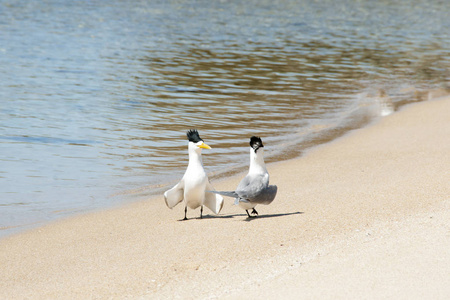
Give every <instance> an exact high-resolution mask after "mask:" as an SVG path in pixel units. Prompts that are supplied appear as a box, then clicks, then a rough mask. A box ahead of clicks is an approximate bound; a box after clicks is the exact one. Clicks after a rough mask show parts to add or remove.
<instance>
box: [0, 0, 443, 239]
mask: <svg viewBox="0 0 450 300" xmlns="http://www.w3.org/2000/svg"><path fill="white" fill-rule="evenodd" d="M311 2H312V1H306V0H305V1H245V3H232V2H228V1H132V2H127V1H118V0H112V1H101V2H100V1H96V2H91V1H76V2H72V1H62V0H61V1H56V0H55V1H3V0H0V229H1V228H3V230H0V235H5V234H9V233H11V232H14V231H15V230H17V228H19V229H21V228H25V227H27V226H28V225H29V224H34V223H36V222H38V223H40V222H43V221H47V220H53V219H55V218H58V217H62V216H66V215H70V214H73V213H77V212H83V211H86V210H92V209H98V208H104V207H108V206H110V205H114V204H116V203H121V202H123V201H131V200H133V199H137V198H139V199H142V198H145V197H147V196H148V195H150V194H151V193H154V192H157V193H159V192H161V191H162V190H164V189H165V188H166V187H167V184H171V183H173V182H175V181H176V180H177V179H179V178H180V177H181V176H182V175H183V173H184V169H185V167H186V165H187V141H186V136H185V132H186V130H188V129H190V128H197V129H198V130H199V132H200V134H201V137H202V138H203V139H204V140H205V142H206V143H208V144H209V145H210V146H211V147H212V148H213V149H212V150H210V151H208V152H207V151H203V153H204V163H205V167H206V169H207V171H208V172H209V173H210V176H211V177H212V178H217V177H218V176H223V175H224V174H229V173H233V172H237V171H240V170H243V168H245V167H246V164H247V159H248V149H247V147H248V140H249V137H250V136H252V135H259V136H261V137H262V139H263V141H264V143H265V146H266V157H267V159H266V160H267V161H269V162H270V161H278V160H282V159H287V158H292V157H296V156H299V155H301V153H302V152H303V151H304V150H305V149H307V148H309V147H311V146H314V145H317V144H319V143H323V142H326V141H329V140H331V139H333V138H335V137H337V136H339V135H342V134H343V133H345V132H347V131H348V130H351V129H353V128H358V127H361V126H363V125H365V124H367V123H368V122H370V120H372V119H373V118H376V117H378V116H379V115H380V114H381V108H380V107H381V106H382V105H383V103H385V102H387V103H388V107H389V108H390V109H395V108H396V107H398V106H400V105H402V104H405V103H409V102H413V101H419V100H424V99H426V97H427V94H426V91H428V90H431V89H436V88H447V87H448V86H447V85H448V82H449V78H450V76H449V70H450V55H449V54H450V53H449V52H450V51H449V49H450V36H449V32H450V30H449V28H450V20H449V18H448V13H449V10H450V9H449V4H448V3H446V1H392V2H391V1H383V2H382V3H379V2H375V1H370V2H369V3H365V2H360V1H350V0H348V1H347V0H338V1H321V2H313V3H311ZM386 99H388V100H386ZM387 113H389V111H388V112H387Z"/></svg>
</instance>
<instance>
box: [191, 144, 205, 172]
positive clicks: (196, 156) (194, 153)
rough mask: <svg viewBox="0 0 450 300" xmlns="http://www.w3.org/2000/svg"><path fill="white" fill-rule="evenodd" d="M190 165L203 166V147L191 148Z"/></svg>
mask: <svg viewBox="0 0 450 300" xmlns="http://www.w3.org/2000/svg"><path fill="white" fill-rule="evenodd" d="M189 167H201V168H203V162H202V153H201V149H194V148H190V149H189V164H188V168H189Z"/></svg>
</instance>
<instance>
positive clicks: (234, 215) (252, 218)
mask: <svg viewBox="0 0 450 300" xmlns="http://www.w3.org/2000/svg"><path fill="white" fill-rule="evenodd" d="M301 214H304V212H300V211H297V212H292V213H284V214H269V215H258V216H255V217H251V218H249V217H248V216H247V215H246V214H232V215H204V216H203V217H202V218H200V217H192V218H189V219H187V220H185V219H180V220H178V222H184V221H189V220H202V219H211V220H212V219H233V218H234V217H246V218H244V219H243V221H246V222H250V221H253V220H257V219H266V218H276V217H286V216H291V215H301Z"/></svg>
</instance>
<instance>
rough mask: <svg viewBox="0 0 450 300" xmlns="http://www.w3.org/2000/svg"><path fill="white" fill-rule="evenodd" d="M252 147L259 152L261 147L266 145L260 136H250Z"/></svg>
mask: <svg viewBox="0 0 450 300" xmlns="http://www.w3.org/2000/svg"><path fill="white" fill-rule="evenodd" d="M250 147H251V148H252V149H253V151H255V153H256V152H258V150H259V149H261V148H263V147H264V145H263V143H262V140H261V138H260V137H257V136H252V137H251V138H250Z"/></svg>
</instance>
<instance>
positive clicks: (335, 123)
mask: <svg viewBox="0 0 450 300" xmlns="http://www.w3.org/2000/svg"><path fill="white" fill-rule="evenodd" d="M412 91H414V93H412ZM403 94H404V95H403V97H406V95H408V94H409V97H410V100H409V101H406V100H403V102H398V103H396V104H394V103H392V99H391V98H390V97H386V96H383V97H380V96H379V95H375V94H367V95H365V100H364V101H360V102H358V101H357V102H355V103H356V104H355V106H354V107H353V108H352V109H351V110H350V111H349V112H347V115H346V117H342V116H341V118H337V119H335V120H328V122H326V123H327V124H328V125H314V126H312V127H311V128H309V129H308V128H307V129H305V130H303V131H300V132H297V133H296V134H295V136H297V135H300V136H303V139H298V140H295V141H294V142H292V141H290V140H287V141H286V142H285V143H284V145H283V147H284V148H285V149H289V151H286V150H280V149H276V150H273V151H272V153H270V152H269V153H266V156H267V157H266V163H267V164H273V163H275V164H276V163H279V162H283V161H289V160H292V159H298V158H300V157H302V156H303V155H305V154H306V153H308V152H310V151H312V150H314V149H315V148H316V147H321V146H322V145H327V144H328V143H332V142H333V141H334V140H336V139H339V138H341V137H342V136H345V135H347V134H349V133H351V132H352V131H353V130H358V129H361V128H365V127H367V126H370V125H371V124H373V123H374V122H377V121H379V120H380V119H381V118H383V116H382V115H383V112H382V111H381V110H382V109H383V108H382V107H383V105H384V104H386V103H390V105H391V106H392V107H391V108H390V109H391V110H392V111H391V113H392V112H393V113H395V112H396V111H398V110H399V109H402V107H404V106H408V105H411V104H415V103H418V102H422V101H427V100H426V99H428V100H430V99H433V98H437V97H441V96H443V95H447V94H448V92H447V91H446V90H445V89H429V90H425V91H421V92H418V91H415V90H414V89H412V90H406V91H403ZM397 98H398V96H397ZM379 110H380V111H379ZM380 115H381V116H380ZM315 126H317V128H316V129H314V128H315ZM244 152H245V154H246V153H247V152H246V151H243V153H244ZM240 155H242V153H240ZM245 158H246V157H245ZM186 163H187V161H186ZM247 163H248V162H247V160H244V161H242V162H241V164H240V165H238V166H234V167H233V168H225V169H220V170H216V171H212V172H211V171H210V172H209V178H210V180H212V181H222V180H226V179H227V178H229V177H233V176H239V175H240V174H242V173H245V172H246V171H247V168H248V166H247ZM185 167H186V166H185V165H183V166H180V168H185ZM182 174H183V173H181V174H180V175H177V176H176V178H173V179H172V180H171V181H168V182H159V183H151V184H147V185H144V186H138V187H134V188H131V189H125V190H116V191H114V192H113V193H111V194H107V195H106V194H105V195H103V196H102V197H100V198H101V199H100V200H98V203H97V204H95V207H94V208H91V207H89V206H86V205H84V206H78V207H72V206H70V207H67V208H57V209H54V210H50V211H47V210H43V211H42V218H36V219H33V221H32V222H30V223H18V222H12V223H10V224H9V225H6V226H3V227H0V240H1V239H4V238H6V237H9V236H14V235H16V234H20V233H22V232H26V231H28V230H32V229H35V228H39V227H42V226H46V225H48V224H53V223H54V222H58V221H60V220H64V219H66V218H71V217H76V216H79V215H82V214H90V213H94V212H98V211H100V210H109V209H114V208H117V207H121V206H123V205H128V204H130V203H133V202H136V201H138V202H139V201H145V200H143V199H148V198H157V196H158V195H161V194H163V193H164V191H166V190H167V189H169V188H170V187H171V186H173V185H174V184H176V183H177V182H178V180H179V178H180V177H181V176H182ZM104 199H112V202H111V203H106V202H105V200H104ZM20 219H22V220H24V219H26V218H24V217H20Z"/></svg>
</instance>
